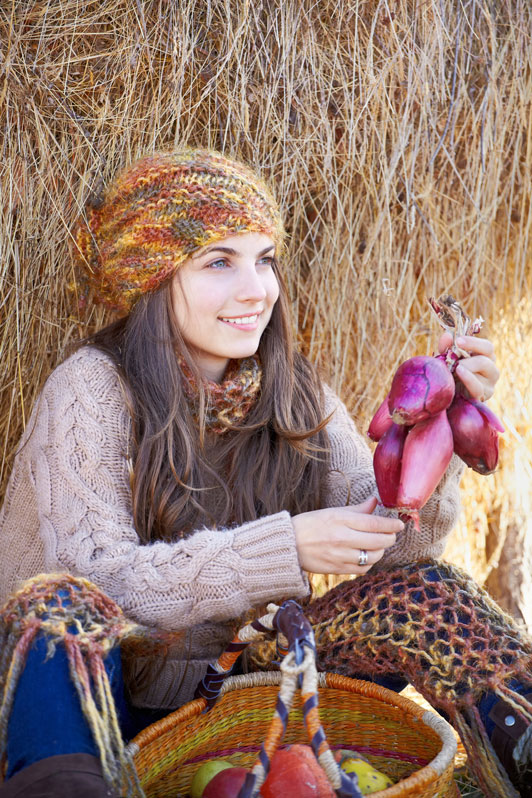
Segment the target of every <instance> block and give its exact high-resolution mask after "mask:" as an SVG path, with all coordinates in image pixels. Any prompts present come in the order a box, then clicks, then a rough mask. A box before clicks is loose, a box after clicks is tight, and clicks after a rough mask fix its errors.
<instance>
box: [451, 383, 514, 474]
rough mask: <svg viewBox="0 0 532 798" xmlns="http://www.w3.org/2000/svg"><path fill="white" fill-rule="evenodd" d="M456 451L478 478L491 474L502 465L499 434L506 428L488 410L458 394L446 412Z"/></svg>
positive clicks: (479, 403) (482, 405)
mask: <svg viewBox="0 0 532 798" xmlns="http://www.w3.org/2000/svg"><path fill="white" fill-rule="evenodd" d="M447 417H448V419H449V423H450V425H451V428H452V432H453V441H454V451H455V452H456V454H457V455H458V457H461V458H462V460H463V461H464V463H466V464H467V465H468V466H469V467H470V468H472V469H474V470H475V471H478V473H479V474H492V473H493V472H494V471H495V469H496V468H497V463H498V461H499V432H504V427H503V425H502V424H501V422H500V421H499V419H498V418H497V416H496V415H495V413H493V411H492V410H490V409H489V407H486V405H484V404H482V402H476V401H475V400H474V399H467V398H466V397H465V396H462V395H461V394H457V395H456V396H455V398H454V400H453V403H452V405H451V407H450V408H449V410H448V411H447Z"/></svg>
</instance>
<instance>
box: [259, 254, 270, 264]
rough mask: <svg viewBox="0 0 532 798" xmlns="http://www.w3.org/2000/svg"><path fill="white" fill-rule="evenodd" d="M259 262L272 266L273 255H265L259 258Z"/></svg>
mask: <svg viewBox="0 0 532 798" xmlns="http://www.w3.org/2000/svg"><path fill="white" fill-rule="evenodd" d="M259 263H261V264H263V265H265V266H272V265H273V257H272V256H271V255H266V257H264V258H261V259H260V260H259Z"/></svg>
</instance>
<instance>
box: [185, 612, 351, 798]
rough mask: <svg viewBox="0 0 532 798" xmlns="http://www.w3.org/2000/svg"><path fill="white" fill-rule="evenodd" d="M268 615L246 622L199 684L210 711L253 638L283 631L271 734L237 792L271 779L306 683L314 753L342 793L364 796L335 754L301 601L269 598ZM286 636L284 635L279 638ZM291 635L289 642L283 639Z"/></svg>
mask: <svg viewBox="0 0 532 798" xmlns="http://www.w3.org/2000/svg"><path fill="white" fill-rule="evenodd" d="M267 609H268V611H269V612H268V615H264V616H263V617H262V618H260V619H259V620H258V621H253V622H252V623H250V624H248V625H247V626H245V627H243V628H242V629H241V630H240V631H239V632H238V634H237V635H236V637H235V638H234V639H233V641H232V642H231V643H230V644H229V646H228V647H227V649H226V650H225V651H224V653H223V654H222V655H221V657H220V658H219V659H218V661H217V662H216V663H214V665H210V666H209V668H208V670H207V673H206V675H205V676H204V678H203V679H202V681H201V682H200V684H199V685H198V688H197V690H196V696H195V697H196V698H204V699H205V701H206V709H205V711H206V712H207V711H208V710H209V709H211V708H212V706H213V705H214V703H215V702H216V700H217V698H218V696H219V694H220V691H221V688H222V684H223V682H224V680H225V678H226V677H227V676H229V674H230V673H231V670H232V668H233V665H234V663H235V662H236V660H237V659H238V657H239V656H240V654H241V653H242V651H243V650H244V649H245V648H246V647H247V646H248V645H249V644H250V643H251V642H253V641H254V640H260V639H262V638H263V637H264V635H265V634H267V633H270V632H272V631H276V632H277V633H278V647H279V649H280V650H281V651H286V650H287V653H286V656H285V657H284V659H283V661H282V662H281V666H280V668H281V684H280V687H279V695H278V697H277V704H276V707H275V712H274V715H273V717H272V720H271V723H270V726H269V728H268V730H267V732H266V738H265V740H264V742H263V743H262V746H261V750H260V752H259V756H258V758H257V761H256V762H255V764H254V765H253V768H252V769H251V771H250V772H249V773H248V775H247V776H246V780H245V782H244V784H243V786H242V788H241V790H240V792H239V794H238V798H255V796H257V795H258V792H259V790H260V788H261V786H262V784H263V783H264V781H265V780H266V777H267V775H268V773H269V770H270V764H271V760H272V758H273V755H274V753H275V751H276V750H277V748H278V747H279V744H280V742H281V740H282V738H283V735H284V732H285V729H286V724H287V722H288V716H289V713H290V708H291V706H292V702H293V700H294V695H295V692H296V690H297V689H298V687H299V688H300V689H301V700H302V703H303V718H304V722H305V726H306V728H307V734H308V736H309V740H310V744H311V746H312V750H313V751H314V755H315V756H316V758H317V760H318V762H319V763H320V765H321V767H322V768H323V770H324V771H325V774H326V775H327V778H328V779H329V781H330V783H331V784H332V786H333V787H334V789H335V790H336V794H337V796H338V798H362V793H361V792H360V790H359V789H358V779H357V777H356V774H354V773H352V774H347V773H345V772H344V771H343V770H342V769H341V768H340V766H339V765H338V763H337V762H336V760H335V759H334V756H333V754H332V751H331V749H330V748H329V744H328V742H327V739H326V736H325V731H324V729H323V727H322V725H321V722H320V719H319V713H318V673H317V670H316V643H315V640H314V632H313V630H312V626H311V625H310V622H309V621H308V619H307V618H306V617H305V615H304V613H303V610H302V609H301V607H300V606H299V604H297V602H295V601H293V600H292V599H290V600H289V601H286V602H285V603H284V604H283V605H282V606H281V607H278V606H277V605H275V604H269V605H268V607H267ZM280 638H281V639H280ZM282 638H285V640H286V646H285V645H284V641H283V640H282Z"/></svg>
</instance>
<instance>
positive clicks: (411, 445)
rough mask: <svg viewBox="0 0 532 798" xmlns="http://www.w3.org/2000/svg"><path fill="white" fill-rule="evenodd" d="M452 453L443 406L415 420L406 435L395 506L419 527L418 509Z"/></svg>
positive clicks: (437, 480)
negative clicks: (417, 421)
mask: <svg viewBox="0 0 532 798" xmlns="http://www.w3.org/2000/svg"><path fill="white" fill-rule="evenodd" d="M452 454H453V434H452V432H451V427H450V424H449V421H448V420H447V413H446V412H445V411H444V410H442V411H441V412H440V413H438V414H437V415H435V416H432V417H431V418H429V419H427V420H426V421H421V422H420V423H419V424H416V425H415V426H414V427H412V429H411V430H410V431H409V432H408V435H407V436H406V440H405V445H404V449H403V458H402V464H401V478H400V481H399V490H398V492H397V507H398V509H399V511H400V513H401V514H402V515H405V516H407V517H408V518H412V519H413V520H414V522H415V525H416V528H418V529H419V515H418V510H420V509H421V508H422V507H423V506H424V505H425V503H426V502H427V500H428V499H429V497H430V496H431V495H432V494H433V493H434V491H435V489H436V487H437V485H438V483H439V481H440V480H441V478H442V476H443V475H444V473H445V469H446V468H447V466H448V465H449V461H450V459H451V457H452Z"/></svg>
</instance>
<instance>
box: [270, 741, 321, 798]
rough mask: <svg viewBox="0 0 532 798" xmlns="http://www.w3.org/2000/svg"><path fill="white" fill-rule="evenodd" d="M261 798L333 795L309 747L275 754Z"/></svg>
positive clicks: (306, 797)
mask: <svg viewBox="0 0 532 798" xmlns="http://www.w3.org/2000/svg"><path fill="white" fill-rule="evenodd" d="M260 794H261V796H262V798H287V796H290V798H335V792H334V790H333V788H332V787H331V785H330V784H329V781H328V779H327V776H326V775H325V772H324V771H323V770H322V768H321V766H320V765H319V763H318V760H317V759H316V757H315V756H314V754H313V752H312V748H311V747H310V746H309V745H301V744H299V743H296V744H295V745H289V746H288V747H287V748H281V749H279V750H278V751H276V752H275V754H274V757H273V759H272V764H271V768H270V772H269V774H268V778H267V779H266V781H265V782H264V784H263V785H262V787H261V789H260Z"/></svg>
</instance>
